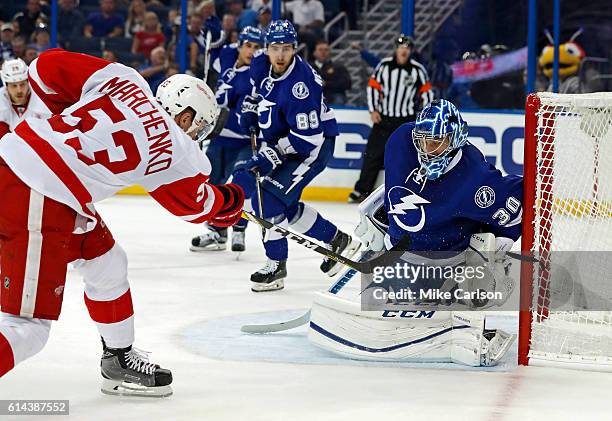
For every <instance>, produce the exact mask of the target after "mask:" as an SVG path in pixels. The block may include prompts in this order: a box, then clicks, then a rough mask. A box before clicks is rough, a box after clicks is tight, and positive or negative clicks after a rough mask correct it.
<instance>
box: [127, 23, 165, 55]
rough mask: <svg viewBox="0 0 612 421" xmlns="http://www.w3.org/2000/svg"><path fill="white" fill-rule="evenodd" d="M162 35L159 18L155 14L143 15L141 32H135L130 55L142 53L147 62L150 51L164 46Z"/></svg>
mask: <svg viewBox="0 0 612 421" xmlns="http://www.w3.org/2000/svg"><path fill="white" fill-rule="evenodd" d="M164 40H165V37H164V34H162V32H161V25H160V24H159V18H158V17H157V14H156V13H155V12H147V13H146V14H145V20H144V27H143V30H142V31H139V32H136V34H135V35H134V41H133V42H132V53H134V54H136V53H142V55H144V56H145V58H146V59H147V60H148V59H149V56H150V55H151V51H152V50H153V49H154V48H155V47H159V46H160V45H164Z"/></svg>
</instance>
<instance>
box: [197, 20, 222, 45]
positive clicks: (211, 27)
mask: <svg viewBox="0 0 612 421" xmlns="http://www.w3.org/2000/svg"><path fill="white" fill-rule="evenodd" d="M221 29H222V28H221V20H220V19H219V18H218V17H217V16H209V17H208V18H207V19H206V22H204V25H203V26H202V28H201V29H200V33H199V34H198V35H197V36H196V37H195V38H194V41H195V43H196V44H197V45H198V48H199V49H200V52H204V51H206V47H207V45H206V34H208V33H209V32H210V40H211V45H209V46H208V49H213V48H217V47H219V46H220V45H217V44H219V41H222V36H223V34H222V33H221Z"/></svg>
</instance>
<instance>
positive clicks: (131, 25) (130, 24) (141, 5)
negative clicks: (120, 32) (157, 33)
mask: <svg viewBox="0 0 612 421" xmlns="http://www.w3.org/2000/svg"><path fill="white" fill-rule="evenodd" d="M146 13H147V6H146V4H145V2H144V0H132V1H131V2H130V6H129V7H128V15H127V20H126V21H125V36H126V37H127V38H132V37H133V36H134V35H135V34H136V32H140V31H142V30H143V25H144V20H145V14H146Z"/></svg>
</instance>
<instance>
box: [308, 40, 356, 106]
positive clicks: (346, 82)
mask: <svg viewBox="0 0 612 421" xmlns="http://www.w3.org/2000/svg"><path fill="white" fill-rule="evenodd" d="M330 56H331V47H330V46H329V43H328V42H327V41H324V40H320V41H318V42H317V44H316V46H315V50H314V53H313V58H314V60H313V61H312V62H311V63H310V64H311V65H312V67H314V69H315V70H316V71H317V72H318V73H319V74H320V75H321V77H322V78H323V96H325V99H327V102H329V103H331V104H346V91H347V90H349V89H351V75H349V72H348V70H346V67H344V66H343V65H342V64H340V63H333V62H332V61H331V59H330Z"/></svg>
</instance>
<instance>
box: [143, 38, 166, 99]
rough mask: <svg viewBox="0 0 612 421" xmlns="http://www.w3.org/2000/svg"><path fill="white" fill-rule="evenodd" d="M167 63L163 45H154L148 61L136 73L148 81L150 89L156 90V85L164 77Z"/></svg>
mask: <svg viewBox="0 0 612 421" xmlns="http://www.w3.org/2000/svg"><path fill="white" fill-rule="evenodd" d="M169 65H170V64H169V63H168V58H167V57H166V50H165V49H164V47H161V46H160V47H155V48H154V49H153V51H151V59H150V60H149V63H146V64H143V65H142V66H140V68H139V69H138V73H140V75H141V76H142V77H144V78H145V80H146V81H147V82H148V83H149V87H150V88H151V91H153V92H157V87H158V86H159V85H160V83H162V82H163V81H164V79H166V71H167V70H168V67H169Z"/></svg>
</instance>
